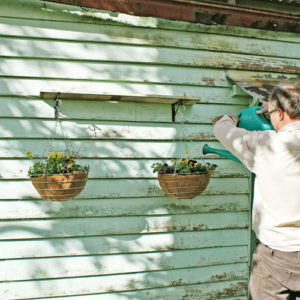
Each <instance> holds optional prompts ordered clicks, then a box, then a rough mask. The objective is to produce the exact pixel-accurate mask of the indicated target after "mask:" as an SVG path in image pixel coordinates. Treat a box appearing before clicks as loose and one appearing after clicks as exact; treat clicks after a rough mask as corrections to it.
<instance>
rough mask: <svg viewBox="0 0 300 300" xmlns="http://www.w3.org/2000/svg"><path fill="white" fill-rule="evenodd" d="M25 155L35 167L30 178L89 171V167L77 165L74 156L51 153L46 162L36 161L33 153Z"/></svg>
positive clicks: (29, 171) (29, 174)
mask: <svg viewBox="0 0 300 300" xmlns="http://www.w3.org/2000/svg"><path fill="white" fill-rule="evenodd" d="M25 155H26V156H27V157H28V158H29V159H31V160H32V162H33V166H32V167H30V168H29V170H28V176H31V177H38V176H43V175H54V174H66V173H71V172H73V171H86V172H88V171H89V166H81V165H79V164H77V163H76V159H75V157H74V156H72V155H63V154H61V153H60V152H58V153H55V152H51V153H50V155H49V156H48V157H47V158H46V160H45V161H44V162H41V161H36V160H34V158H33V157H32V152H29V151H27V152H25Z"/></svg>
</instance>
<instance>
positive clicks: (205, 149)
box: [202, 144, 241, 162]
mask: <svg viewBox="0 0 300 300" xmlns="http://www.w3.org/2000/svg"><path fill="white" fill-rule="evenodd" d="M202 152H203V154H204V155H205V154H209V153H213V154H217V155H220V156H223V157H225V158H229V159H231V160H233V161H236V162H241V161H240V160H239V159H238V158H237V157H235V156H234V155H233V154H232V153H231V152H229V151H227V150H222V149H217V148H212V147H210V146H208V145H207V144H205V145H204V146H203V149H202Z"/></svg>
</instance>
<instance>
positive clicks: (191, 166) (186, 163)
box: [151, 149, 217, 174]
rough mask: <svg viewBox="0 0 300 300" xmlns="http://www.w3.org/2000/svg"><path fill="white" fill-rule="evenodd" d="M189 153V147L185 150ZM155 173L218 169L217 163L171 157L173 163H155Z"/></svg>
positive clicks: (204, 171)
mask: <svg viewBox="0 0 300 300" xmlns="http://www.w3.org/2000/svg"><path fill="white" fill-rule="evenodd" d="M185 152H186V153H187V154H188V153H189V151H188V149H186V150H185ZM151 167H152V168H153V173H156V172H157V173H158V174H195V173H209V172H211V171H213V170H215V169H216V167H217V165H215V164H210V163H202V162H197V161H196V160H192V159H189V158H187V157H186V158H180V159H178V160H174V159H171V163H170V164H168V163H166V162H165V163H160V162H158V163H154V164H153V165H152V166H151Z"/></svg>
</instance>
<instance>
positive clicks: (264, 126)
mask: <svg viewBox="0 0 300 300" xmlns="http://www.w3.org/2000/svg"><path fill="white" fill-rule="evenodd" d="M260 109H263V107H261V106H253V107H249V108H246V109H243V110H242V111H240V112H239V113H238V114H237V117H238V118H239V119H240V121H239V124H238V127H239V128H244V129H246V130H250V131H254V130H257V131H264V130H274V127H273V126H272V124H271V123H270V122H268V121H267V119H266V118H265V117H264V115H263V114H259V115H258V114H257V113H256V111H257V110H260ZM202 152H203V154H208V153H214V154H218V155H220V156H223V157H226V158H229V159H231V160H233V161H236V162H241V161H240V160H239V159H238V158H237V157H235V156H234V155H233V154H232V153H231V152H229V151H228V150H222V149H216V148H212V147H210V146H208V145H207V144H205V145H204V146H203V150H202Z"/></svg>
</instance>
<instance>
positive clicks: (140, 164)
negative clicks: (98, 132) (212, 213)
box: [0, 158, 249, 179]
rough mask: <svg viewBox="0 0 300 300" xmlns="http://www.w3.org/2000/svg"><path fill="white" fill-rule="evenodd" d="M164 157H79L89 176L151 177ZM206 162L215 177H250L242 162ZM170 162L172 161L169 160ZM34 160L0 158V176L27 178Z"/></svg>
mask: <svg viewBox="0 0 300 300" xmlns="http://www.w3.org/2000/svg"><path fill="white" fill-rule="evenodd" d="M158 161H160V162H164V161H165V160H162V159H156V160H152V159H122V158H117V159H96V158H91V159H79V160H78V162H79V163H80V164H82V165H90V166H92V168H91V169H90V172H89V178H124V177H125V178H127V177H130V178H149V177H153V169H152V168H151V166H152V165H153V164H154V163H156V162H158ZM203 161H204V162H208V163H211V164H216V165H217V166H218V167H217V169H216V170H215V172H214V174H213V175H212V176H213V177H248V176H249V172H248V171H247V169H246V168H245V167H244V166H243V165H242V164H233V163H232V162H231V161H230V160H228V159H221V158H218V159H207V158H205V159H203ZM167 162H168V163H170V161H169V160H168V161H167ZM30 166H32V162H31V161H30V160H29V159H28V158H26V159H16V160H14V159H8V160H5V159H0V178H3V179H26V178H28V177H27V171H28V169H29V167H30Z"/></svg>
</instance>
